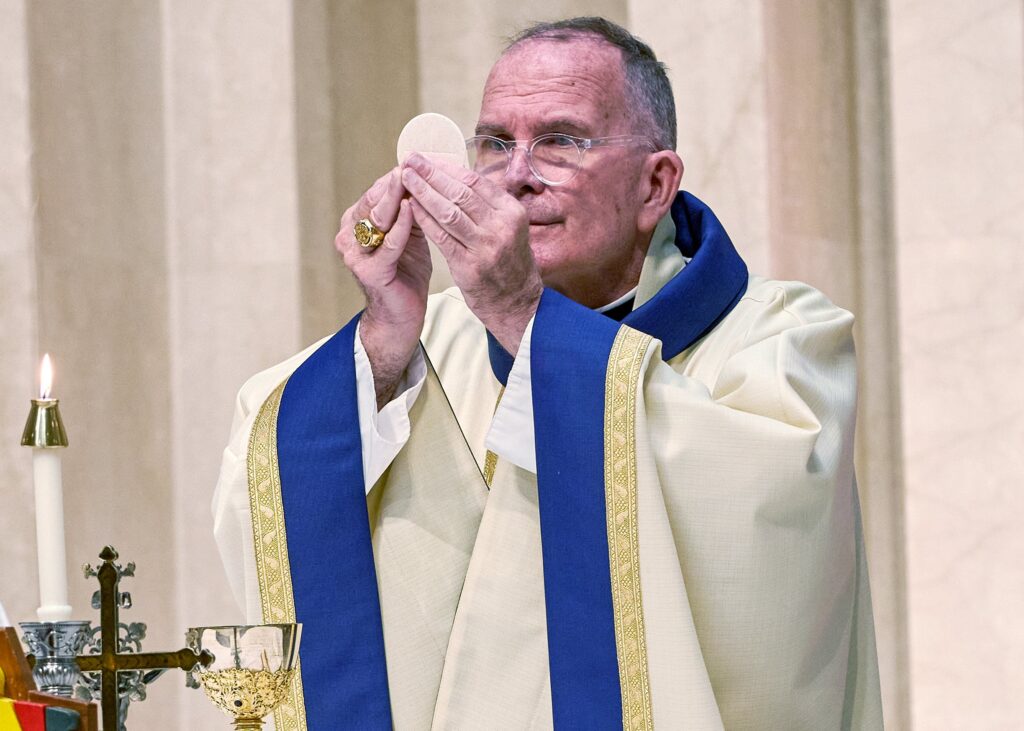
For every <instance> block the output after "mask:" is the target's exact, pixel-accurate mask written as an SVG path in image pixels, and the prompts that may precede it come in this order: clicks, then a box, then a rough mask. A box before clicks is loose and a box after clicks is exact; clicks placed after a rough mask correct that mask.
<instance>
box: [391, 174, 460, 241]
mask: <svg viewBox="0 0 1024 731" xmlns="http://www.w3.org/2000/svg"><path fill="white" fill-rule="evenodd" d="M402 182H403V184H404V185H405V188H406V190H408V191H409V193H410V194H411V195H412V197H413V200H415V201H416V202H417V203H418V204H419V205H420V206H421V207H422V208H423V209H424V210H425V211H426V212H427V213H429V214H430V220H431V221H432V222H433V223H434V224H437V225H440V226H441V227H442V228H441V230H442V231H443V232H444V233H445V235H446V236H450V237H452V238H453V239H455V240H457V241H459V242H460V243H465V242H468V241H472V240H473V236H474V233H475V231H476V223H475V222H474V221H473V219H472V218H470V217H469V215H468V214H467V213H466V212H465V211H464V210H463V209H462V208H461V207H460V206H458V205H457V204H456V203H454V202H452V201H451V200H449V199H448V198H446V197H445V196H443V195H442V194H441V193H439V192H438V191H437V190H436V189H435V188H434V187H433V186H431V185H430V184H429V183H427V181H426V180H424V179H423V178H422V177H421V176H420V174H419V173H417V172H416V171H415V170H414V169H412V168H406V169H405V170H404V171H403V173H402ZM416 222H417V223H419V224H420V227H421V228H423V233H425V234H426V235H427V238H429V239H430V240H431V241H434V242H435V243H438V244H439V243H440V241H438V238H437V236H436V235H435V234H436V233H437V232H435V231H431V230H428V229H427V228H426V227H425V226H424V225H423V224H424V222H423V221H422V220H420V217H419V216H417V217H416Z"/></svg>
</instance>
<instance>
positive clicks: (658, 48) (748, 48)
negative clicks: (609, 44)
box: [629, 0, 768, 274]
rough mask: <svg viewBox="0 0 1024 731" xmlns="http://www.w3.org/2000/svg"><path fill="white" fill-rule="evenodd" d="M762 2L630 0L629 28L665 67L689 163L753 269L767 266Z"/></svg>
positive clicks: (693, 182)
mask: <svg viewBox="0 0 1024 731" xmlns="http://www.w3.org/2000/svg"><path fill="white" fill-rule="evenodd" d="M762 16H763V10H762V8H761V4H760V3H752V2H747V1H746V0H725V1H723V2H715V3H706V2H697V1H696V0H683V1H682V2H675V3H664V2H659V1H657V0H631V2H630V3H629V23H630V30H631V31H632V32H634V33H636V34H637V35H638V36H640V37H641V38H642V39H643V40H644V41H646V42H647V43H648V44H649V45H650V46H651V47H652V48H653V49H654V52H655V53H656V54H657V56H658V58H659V59H661V60H662V61H663V62H664V63H665V64H666V65H667V66H668V73H669V79H670V80H671V81H672V89H673V92H674V93H675V99H676V116H677V118H678V126H679V130H678V137H679V142H678V145H677V151H678V152H679V155H680V156H681V157H682V158H683V164H684V165H685V166H686V170H685V173H684V175H683V182H682V187H683V189H684V190H687V191H690V192H691V193H693V194H694V195H696V196H697V197H698V198H701V199H702V200H704V201H705V202H706V203H707V204H708V205H710V206H711V207H712V208H713V209H714V210H715V213H716V214H717V215H718V217H719V218H720V219H721V221H722V223H723V224H724V225H725V228H726V230H727V231H728V232H729V236H730V237H731V238H732V240H733V243H734V244H735V245H736V247H737V249H738V250H739V252H740V254H741V255H742V256H743V258H744V259H745V260H746V261H747V264H748V265H749V267H750V269H751V271H754V272H758V273H762V274H764V273H767V272H768V139H767V132H766V125H767V112H766V109H765V83H766V79H765V56H764V54H765V50H764V42H765V41H764V33H763V31H762V24H763V18H762Z"/></svg>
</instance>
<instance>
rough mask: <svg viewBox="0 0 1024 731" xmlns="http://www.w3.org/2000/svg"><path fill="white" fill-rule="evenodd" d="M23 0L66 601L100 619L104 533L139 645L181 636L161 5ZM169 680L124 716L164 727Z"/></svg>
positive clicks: (43, 340)
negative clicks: (59, 440) (124, 580)
mask: <svg viewBox="0 0 1024 731" xmlns="http://www.w3.org/2000/svg"><path fill="white" fill-rule="evenodd" d="M26 8H27V41H28V48H29V74H30V76H29V78H30V87H29V88H30V95H31V140H30V141H28V144H27V145H26V149H28V150H31V153H32V164H33V175H34V181H35V185H34V192H35V215H36V253H35V265H36V281H37V283H38V291H37V293H36V296H35V302H34V306H35V307H36V308H37V313H38V315H37V316H38V333H39V337H38V340H39V347H40V348H41V349H45V350H48V351H50V352H51V353H52V355H53V357H54V361H55V366H56V384H55V392H56V395H57V396H59V397H60V398H61V410H62V412H63V414H64V419H65V421H66V423H67V428H68V433H69V439H70V442H71V446H70V447H69V448H68V449H67V450H66V456H65V459H64V500H65V503H64V504H65V515H66V525H67V548H68V567H69V569H71V575H70V598H71V603H72V605H73V607H74V610H75V617H76V618H81V619H91V620H96V619H98V617H97V615H96V613H95V612H94V611H93V610H92V609H91V608H90V607H89V598H90V596H91V594H92V592H93V590H94V589H95V588H96V587H95V584H94V582H92V581H90V582H86V581H85V580H84V578H83V577H82V575H81V573H80V572H79V571H78V570H77V567H79V566H81V565H82V564H83V563H85V562H87V561H91V562H95V561H96V560H97V554H98V553H99V551H100V549H101V548H102V547H103V546H104V545H105V544H107V543H112V544H114V545H115V546H116V547H117V548H118V550H119V551H120V552H121V555H122V556H123V557H125V558H126V559H132V560H135V561H136V562H137V564H138V567H139V576H138V578H137V579H133V580H130V586H127V585H126V587H125V589H126V590H130V591H131V593H132V594H133V596H134V597H135V598H136V602H135V607H134V609H133V610H132V611H131V612H130V613H128V614H126V615H124V616H125V620H126V621H132V620H142V621H145V622H147V623H149V626H150V634H149V638H148V640H147V645H148V646H149V647H154V646H155V645H160V646H164V645H165V643H167V642H170V641H175V642H180V641H181V639H182V635H181V630H180V628H179V627H178V626H177V624H176V621H175V619H176V616H175V607H176V603H177V596H178V588H179V587H178V584H177V576H176V572H175V570H174V567H175V559H176V556H175V532H174V517H175V516H174V512H175V506H174V500H173V499H172V494H171V489H172V484H173V483H172V459H171V450H170V448H169V442H170V440H171V439H172V438H173V437H172V432H173V429H172V416H171V410H172V395H171V389H170V386H171V371H170V366H169V356H170V347H171V341H170V338H169V335H168V327H167V324H168V315H169V310H168V294H169V291H168V283H167V276H166V275H167V263H166V257H167V252H166V243H167V242H166V239H165V219H166V208H165V201H164V154H163V153H164V140H163V118H162V97H161V86H162V84H161V45H162V43H161V36H160V12H159V11H160V8H159V6H158V5H156V4H152V3H150V4H145V3H132V4H124V3H120V2H115V1H106V2H94V3H88V4H78V3H74V4H68V3H64V2H56V1H52V0H42V1H41V2H32V3H28V4H26ZM33 533H34V531H33V530H32V529H31V527H30V524H29V525H25V526H24V527H23V528H22V529H21V530H19V531H18V533H17V535H18V536H20V538H21V539H22V540H28V541H30V542H34V541H33V538H32V536H33ZM30 545H31V543H30ZM26 588H27V587H26ZM15 619H24V617H16V618H15ZM171 685H172V683H171V682H170V681H167V680H164V681H163V687H162V688H161V689H160V691H159V692H154V693H153V696H152V700H151V701H150V702H149V703H147V704H138V708H133V712H132V718H133V719H134V721H133V722H135V723H140V724H141V725H142V727H146V726H149V727H158V726H160V725H162V724H161V722H160V721H159V720H157V719H159V718H161V717H163V718H166V717H167V714H168V713H169V712H170V710H171V709H172V708H173V692H172V691H171V689H170V686H171ZM143 706H148V707H147V708H143ZM149 714H153V715H149ZM146 719H149V720H148V721H147V720H146Z"/></svg>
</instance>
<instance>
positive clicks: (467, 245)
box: [401, 155, 543, 354]
mask: <svg viewBox="0 0 1024 731" xmlns="http://www.w3.org/2000/svg"><path fill="white" fill-rule="evenodd" d="M401 175H402V183H403V185H404V187H405V189H406V190H407V191H408V192H409V194H410V195H411V196H412V198H411V204H412V205H411V207H412V214H413V217H414V219H415V221H416V223H417V224H418V225H419V227H420V228H421V229H422V230H423V232H424V233H425V234H426V235H427V237H428V238H429V239H430V240H431V241H433V242H434V243H436V244H437V246H438V248H439V249H440V250H441V253H442V254H443V255H444V258H445V259H446V260H447V262H448V267H449V269H450V270H451V274H452V279H453V280H454V281H455V284H456V285H458V287H459V289H460V290H462V294H463V296H464V297H465V298H466V303H467V304H468V305H469V307H470V309H471V310H472V311H473V313H474V314H475V315H476V316H477V317H478V318H480V320H481V322H483V323H484V325H485V326H486V327H487V329H488V330H490V331H491V333H492V334H493V335H494V336H495V337H496V338H497V339H498V342H499V343H501V345H502V347H504V348H505V349H506V350H507V351H508V352H510V353H513V354H515V352H516V351H517V350H518V349H519V342H520V340H521V339H522V337H523V332H525V330H526V326H527V324H528V323H529V321H530V318H531V317H533V315H534V313H535V312H536V310H537V303H538V302H539V301H540V295H541V291H542V290H543V284H542V283H541V278H540V273H539V272H538V271H537V267H536V265H535V264H534V261H533V254H532V253H531V252H530V233H529V232H530V228H529V218H528V216H527V213H526V209H525V208H523V206H522V204H521V203H520V202H519V201H518V200H516V199H515V197H513V196H512V195H509V193H508V192H507V191H505V189H504V188H501V187H500V186H498V185H496V184H495V183H493V182H491V181H490V180H487V179H486V178H484V177H482V176H480V175H478V174H477V173H475V172H473V171H471V170H466V169H465V168H461V167H458V166H456V165H451V164H448V163H445V162H442V161H438V162H432V161H430V160H427V159H426V158H425V157H423V156H422V155H412V156H410V157H409V159H408V160H406V162H405V163H404V165H403V166H402V173H401Z"/></svg>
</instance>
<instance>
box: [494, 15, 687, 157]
mask: <svg viewBox="0 0 1024 731" xmlns="http://www.w3.org/2000/svg"><path fill="white" fill-rule="evenodd" d="M588 37H591V38H595V39H597V40H603V41H605V42H606V43H609V44H611V45H612V46H615V47H616V48H618V49H619V51H621V52H622V69H623V74H624V76H625V80H626V97H627V99H626V101H627V102H630V103H631V106H632V107H633V109H634V114H633V116H634V121H635V122H636V123H637V124H638V125H639V126H640V127H641V128H644V127H646V128H647V129H641V130H638V131H643V132H645V133H647V134H649V135H650V136H651V137H652V139H653V140H654V142H655V144H656V145H657V146H658V148H659V149H663V150H674V149H675V148H676V103H675V99H674V97H673V95H672V84H670V83H669V80H668V73H667V67H666V66H665V64H663V63H662V62H661V61H659V60H658V58H657V57H656V56H655V55H654V51H652V50H651V47H650V46H648V45H647V44H646V43H644V42H643V41H642V40H640V39H639V38H637V37H636V36H635V35H633V34H632V33H630V32H629V31H628V30H626V29H625V28H623V27H622V26H621V25H618V24H617V23H613V22H611V21H610V20H607V19H605V18H601V17H597V16H585V17H579V18H568V19H566V20H556V21H553V22H548V23H534V24H533V25H531V26H529V27H528V28H524V29H523V30H521V31H519V32H518V33H516V34H515V35H514V36H512V38H511V39H510V40H509V42H508V45H507V46H505V51H506V52H507V51H509V50H511V49H512V48H514V47H515V46H517V45H519V44H520V43H523V42H525V41H529V40H534V39H543V40H554V41H571V40H577V39H580V38H588ZM637 112H639V114H637Z"/></svg>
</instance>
